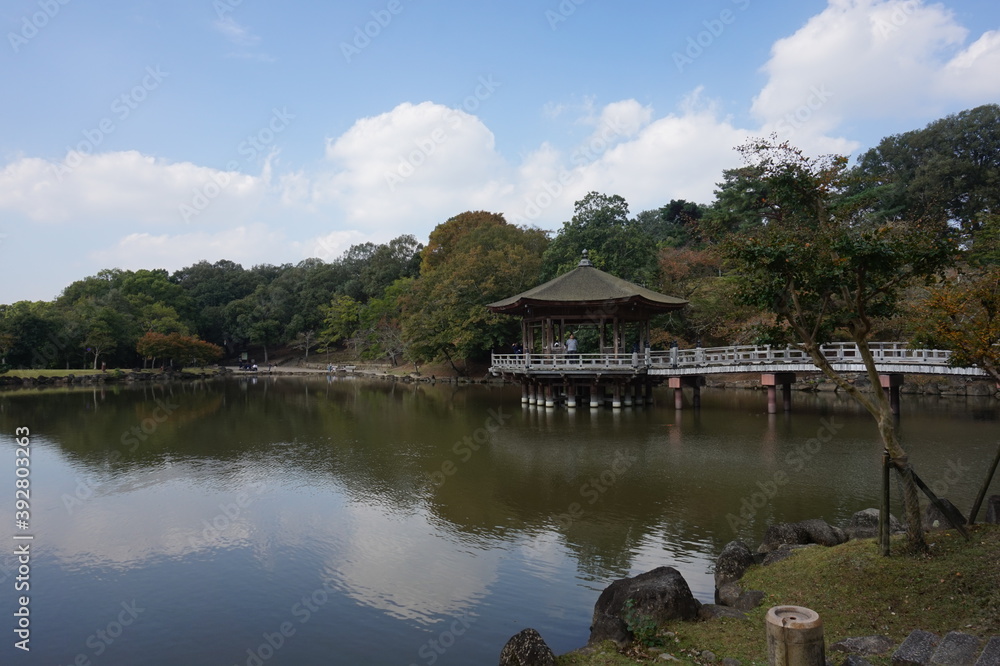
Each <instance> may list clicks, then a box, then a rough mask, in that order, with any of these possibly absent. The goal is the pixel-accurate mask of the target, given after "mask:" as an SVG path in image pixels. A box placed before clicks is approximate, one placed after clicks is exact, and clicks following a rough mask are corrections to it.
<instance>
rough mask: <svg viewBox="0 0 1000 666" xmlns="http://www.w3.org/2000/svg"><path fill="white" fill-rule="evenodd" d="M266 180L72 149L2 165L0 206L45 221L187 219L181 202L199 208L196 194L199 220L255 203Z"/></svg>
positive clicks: (140, 157) (179, 221)
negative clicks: (53, 157)
mask: <svg viewBox="0 0 1000 666" xmlns="http://www.w3.org/2000/svg"><path fill="white" fill-rule="evenodd" d="M220 183H225V184H226V185H225V186H223V187H220V186H219V184H220ZM264 186H265V183H264V181H263V179H261V178H256V177H253V176H247V175H244V174H240V173H237V172H228V171H220V170H217V169H212V168H209V167H202V166H198V165H195V164H192V163H190V162H174V163H171V162H167V161H165V160H160V159H156V158H153V157H149V156H147V155H143V154H141V153H139V152H137V151H123V152H111V153H98V154H93V155H85V154H82V153H76V152H73V153H70V154H69V155H67V157H66V158H65V159H64V160H62V161H61V162H58V163H51V162H48V161H46V160H43V159H39V158H20V159H18V160H15V161H14V162H11V163H10V164H8V165H7V166H6V167H4V168H3V170H2V171H0V210H6V211H10V212H17V213H21V214H23V215H24V216H25V217H27V218H28V219H30V220H34V221H37V222H48V223H64V222H78V221H81V220H86V221H88V222H89V223H91V224H99V225H102V226H104V225H110V224H114V223H123V222H124V223H127V224H129V225H131V226H134V225H136V224H139V225H144V226H145V225H154V224H167V225H173V224H176V225H180V224H182V223H183V222H184V221H185V220H184V217H183V215H182V212H181V206H182V205H188V206H192V207H194V208H195V209H196V211H197V206H198V205H200V204H201V203H202V201H201V199H198V195H199V194H200V195H201V197H203V198H204V200H205V206H204V210H205V213H204V214H203V213H201V211H197V215H195V216H194V217H196V218H197V220H198V222H199V224H203V223H206V222H210V221H212V220H213V219H220V218H225V217H227V216H229V215H232V214H233V213H234V210H235V209H237V208H240V207H246V208H252V207H254V206H255V205H256V203H257V201H258V200H259V197H260V195H261V194H262V192H263V189H264ZM213 195H214V196H213ZM213 208H214V211H213V210H211V209H213Z"/></svg>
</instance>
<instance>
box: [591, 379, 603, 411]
mask: <svg viewBox="0 0 1000 666" xmlns="http://www.w3.org/2000/svg"><path fill="white" fill-rule="evenodd" d="M600 406H601V385H600V384H598V383H597V382H596V381H594V382H592V383H591V384H590V408H591V409H598V408H599V407H600Z"/></svg>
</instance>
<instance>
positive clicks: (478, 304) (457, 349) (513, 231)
mask: <svg viewBox="0 0 1000 666" xmlns="http://www.w3.org/2000/svg"><path fill="white" fill-rule="evenodd" d="M547 244H548V240H547V238H546V236H545V232H543V231H542V230H540V229H532V228H521V227H518V226H515V225H512V224H508V223H507V221H506V220H505V219H504V217H503V216H502V215H499V214H496V213H487V212H482V211H480V212H468V213H462V214H461V215H456V216H455V217H453V218H451V219H450V220H448V221H447V222H445V223H443V224H441V225H438V227H436V228H435V229H434V231H432V232H431V235H430V240H429V242H428V244H427V247H426V248H424V250H423V262H422V264H421V272H420V276H419V277H418V278H417V279H416V280H415V281H414V282H413V283H412V286H411V287H410V288H409V289H408V290H407V291H406V293H405V294H403V295H402V296H401V299H402V300H401V302H402V305H403V315H402V327H403V334H404V339H405V341H406V343H407V344H408V345H409V354H410V356H411V357H412V358H414V359H415V360H435V359H438V358H442V359H445V360H447V361H448V362H450V363H451V364H452V366H453V367H454V368H455V369H456V370H458V367H457V366H456V365H455V361H456V360H460V359H463V360H464V359H469V358H473V357H477V356H481V355H483V354H484V353H485V352H488V351H490V350H491V349H494V348H497V347H500V346H506V345H509V344H510V342H511V340H513V339H515V337H517V322H516V321H512V320H511V319H510V318H509V317H504V316H502V315H497V314H494V313H492V312H490V311H489V310H487V309H486V307H485V306H486V304H487V303H491V302H493V301H498V300H500V299H502V298H506V297H507V296H512V295H513V294H516V293H519V292H521V291H524V290H526V289H528V288H530V287H533V286H535V285H536V284H537V283H538V279H539V273H540V269H541V261H542V253H543V252H544V250H545V247H546V245H547Z"/></svg>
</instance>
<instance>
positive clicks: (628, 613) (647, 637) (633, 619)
mask: <svg viewBox="0 0 1000 666" xmlns="http://www.w3.org/2000/svg"><path fill="white" fill-rule="evenodd" d="M622 619H624V620H625V627H626V628H627V629H628V630H629V631H630V632H631V633H632V638H633V640H635V641H636V642H638V643H639V644H641V645H645V646H646V647H655V646H660V645H663V644H664V643H663V639H662V638H660V636H659V633H660V627H659V625H657V623H656V620H655V619H654V618H653V616H652V615H650V614H649V613H644V612H642V611H641V610H639V609H638V608H636V607H635V599H627V600H626V601H625V605H624V607H623V608H622Z"/></svg>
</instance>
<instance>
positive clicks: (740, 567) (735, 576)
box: [715, 541, 754, 589]
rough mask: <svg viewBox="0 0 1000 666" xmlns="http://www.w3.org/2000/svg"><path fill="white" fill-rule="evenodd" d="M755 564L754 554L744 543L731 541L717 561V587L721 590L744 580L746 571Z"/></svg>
mask: <svg viewBox="0 0 1000 666" xmlns="http://www.w3.org/2000/svg"><path fill="white" fill-rule="evenodd" d="M753 564H754V557H753V552H751V551H750V547H749V546H747V545H746V544H745V543H743V542H742V541H730V542H729V543H727V544H726V547H725V548H723V549H722V552H721V553H719V557H718V559H716V560H715V587H716V589H719V588H721V587H722V586H723V585H725V584H726V583H731V582H734V581H737V580H739V579H740V578H743V574H744V573H746V570H747V569H749V568H750V566H751V565H753Z"/></svg>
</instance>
